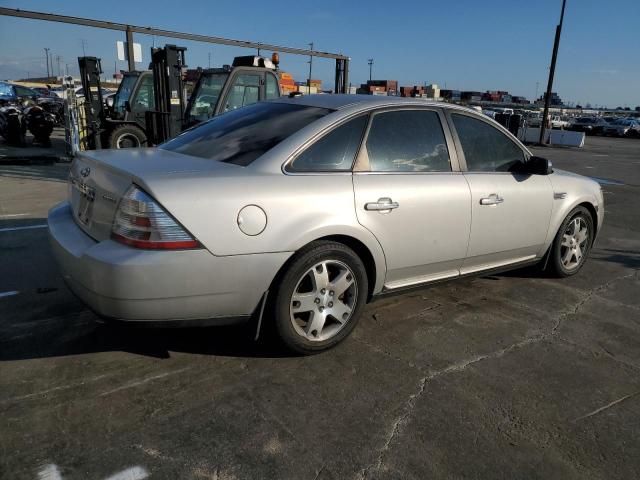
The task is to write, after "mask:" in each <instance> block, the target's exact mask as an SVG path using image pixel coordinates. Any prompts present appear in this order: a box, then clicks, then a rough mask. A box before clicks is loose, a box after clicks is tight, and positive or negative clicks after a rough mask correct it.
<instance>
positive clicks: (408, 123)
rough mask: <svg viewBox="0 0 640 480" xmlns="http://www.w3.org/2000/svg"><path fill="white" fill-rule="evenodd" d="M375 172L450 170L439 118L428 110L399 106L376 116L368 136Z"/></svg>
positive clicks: (370, 159) (370, 164) (370, 156)
mask: <svg viewBox="0 0 640 480" xmlns="http://www.w3.org/2000/svg"><path fill="white" fill-rule="evenodd" d="M366 146H367V153H368V155H369V168H370V170H371V171H373V172H450V171H451V164H450V163H449V150H448V149H447V143H446V140H445V137H444V132H443V131H442V125H441V124H440V118H439V116H438V114H437V113H436V112H434V111H429V110H398V111H393V112H383V113H378V114H376V115H375V116H374V117H373V120H372V122H371V128H370V130H369V135H368V137H367V145H366Z"/></svg>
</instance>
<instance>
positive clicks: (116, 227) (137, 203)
mask: <svg viewBox="0 0 640 480" xmlns="http://www.w3.org/2000/svg"><path fill="white" fill-rule="evenodd" d="M111 238H112V239H114V240H116V241H118V242H120V243H124V244H126V245H130V246H132V247H136V248H148V249H156V250H179V249H187V248H199V247H200V243H198V241H197V240H196V239H195V238H193V237H192V236H191V235H190V234H189V233H188V232H187V231H186V230H185V229H184V228H183V227H182V226H181V225H180V224H179V223H178V222H176V221H175V220H174V219H173V217H172V216H171V215H169V214H168V213H167V212H166V211H165V210H164V209H163V208H162V207H161V206H160V205H158V203H157V202H156V201H155V200H154V199H153V198H151V197H150V196H149V195H147V194H146V193H145V192H143V191H142V190H140V189H139V188H138V187H136V186H135V185H131V187H129V190H127V193H125V194H124V196H123V197H122V199H121V200H120V205H119V206H118V211H117V212H116V217H115V219H114V221H113V228H112V229H111Z"/></svg>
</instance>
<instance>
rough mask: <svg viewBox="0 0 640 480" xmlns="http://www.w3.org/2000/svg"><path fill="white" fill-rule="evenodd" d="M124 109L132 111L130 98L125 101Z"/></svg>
mask: <svg viewBox="0 0 640 480" xmlns="http://www.w3.org/2000/svg"><path fill="white" fill-rule="evenodd" d="M124 109H125V110H126V111H127V112H130V111H131V104H130V103H129V100H125V101H124Z"/></svg>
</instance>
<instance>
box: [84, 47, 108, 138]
mask: <svg viewBox="0 0 640 480" xmlns="http://www.w3.org/2000/svg"><path fill="white" fill-rule="evenodd" d="M78 66H79V68H80V79H81V81H82V89H83V90H84V111H85V118H86V120H87V122H86V123H87V128H88V132H87V136H86V142H87V145H86V146H87V148H88V149H90V150H95V149H99V148H101V142H100V129H101V125H102V122H103V121H104V103H102V88H101V86H100V74H101V73H102V66H101V65H100V59H99V58H96V57H78Z"/></svg>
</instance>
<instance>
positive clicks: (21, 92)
mask: <svg viewBox="0 0 640 480" xmlns="http://www.w3.org/2000/svg"><path fill="white" fill-rule="evenodd" d="M13 88H15V89H16V95H18V96H19V97H33V96H37V95H38V94H37V93H36V92H35V91H34V90H31V89H30V88H26V87H21V86H20V85H14V87H13Z"/></svg>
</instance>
